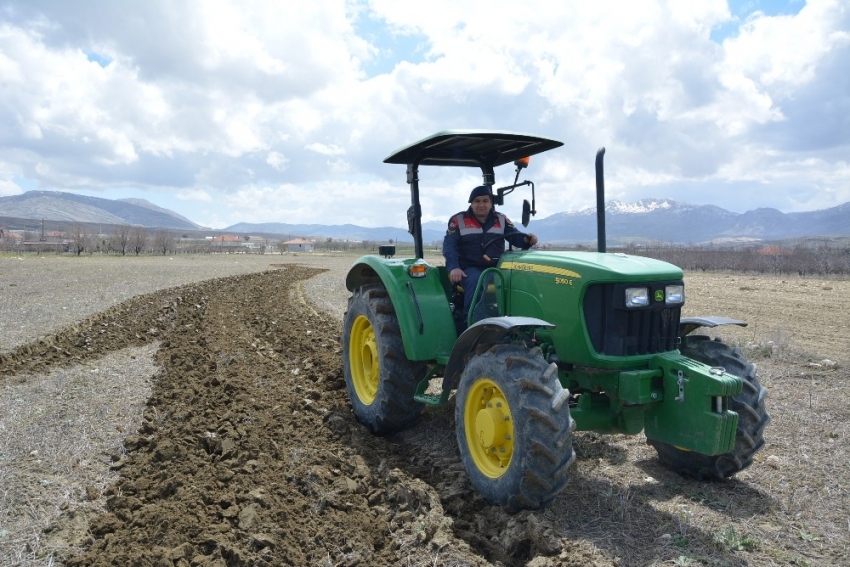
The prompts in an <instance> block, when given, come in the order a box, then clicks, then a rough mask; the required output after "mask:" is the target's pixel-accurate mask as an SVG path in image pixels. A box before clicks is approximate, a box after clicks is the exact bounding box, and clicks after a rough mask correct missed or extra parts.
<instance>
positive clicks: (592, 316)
mask: <svg viewBox="0 0 850 567" xmlns="http://www.w3.org/2000/svg"><path fill="white" fill-rule="evenodd" d="M561 145H562V143H561V142H559V141H556V140H552V139H548V138H543V137H539V136H531V135H527V134H519V133H512V132H499V131H466V130H463V131H461V130H453V131H445V132H439V133H437V134H434V135H432V136H429V137H427V138H425V139H423V140H420V141H418V142H416V143H414V144H411V145H409V146H406V147H403V148H401V149H399V150H398V151H396V152H395V153H393V154H392V155H390V156H389V157H388V158H386V159H385V160H384V162H385V163H390V164H404V165H406V166H407V183H408V184H409V185H410V195H411V206H410V208H409V209H408V211H407V220H408V226H409V230H410V233H411V234H412V235H413V240H414V246H415V256H416V257H415V258H407V259H395V258H392V257H391V256H392V255H393V251H392V250H387V249H382V250H381V253H382V255H381V256H364V257H362V258H360V259H359V260H357V261H356V262H355V264H354V265H353V266H352V268H351V269H350V271H349V272H348V274H347V276H346V286H347V288H348V290H349V291H350V292H351V294H352V295H351V297H350V299H349V302H348V309H347V311H346V314H345V322H344V331H343V337H342V344H343V358H344V373H345V381H346V384H347V388H348V393H349V397H350V400H351V405H352V407H353V410H354V414H355V416H356V417H357V419H358V420H359V421H360V422H361V423H363V424H364V425H365V426H366V427H368V428H369V430H370V431H372V432H373V433H375V434H378V435H386V434H391V433H395V432H398V431H401V430H403V429H405V428H407V427H410V426H412V425H414V424H415V423H416V422H417V420H418V419H419V417H420V415H421V413H422V411H423V408H424V407H425V406H428V405H431V406H438V405H443V404H446V403H448V402H449V399H450V396H451V393H452V392H455V396H454V402H455V410H454V412H455V419H456V433H457V443H458V449H459V451H460V456H461V459H462V461H463V464H464V467H465V469H466V471H467V474H468V475H469V478H470V480H471V482H472V484H473V485H474V486H475V488H476V490H478V491H479V492H480V493H481V494H482V495H483V496H484V498H485V499H486V500H488V501H489V502H492V503H494V504H498V505H501V506H505V507H506V508H508V509H509V510H512V511H516V510H521V509H536V508H540V507H543V506H546V505H548V504H549V503H551V502H552V500H553V499H554V498H555V497H556V496H557V495H558V493H559V492H560V491H561V490H562V489H563V488H564V486H565V485H566V484H567V481H568V477H569V468H570V465H571V464H572V463H573V461H574V459H575V453H574V452H573V447H572V434H573V431H575V430H580V431H596V432H604V433H622V434H628V435H636V434H638V433H640V432H641V431H643V432H644V433H645V435H646V439H647V442H648V443H649V444H650V445H652V446H653V447H655V449H656V451H657V452H658V456H659V459H660V461H661V462H662V463H663V464H664V465H665V466H667V467H669V468H671V469H673V470H676V471H678V472H680V473H683V474H687V475H691V476H693V477H695V478H698V479H724V478H727V477H730V476H732V475H734V474H736V473H737V472H739V471H741V470H743V469H745V468H746V467H748V466H749V465H750V464H752V462H753V457H754V455H755V454H756V453H757V452H758V451H759V450H760V449H761V448H762V446H763V445H764V429H765V426H766V425H767V424H768V422H769V421H770V416H769V415H768V413H767V411H766V409H765V404H764V400H765V397H766V395H767V393H766V390H765V389H764V388H763V387H762V386H761V384H759V381H758V379H757V378H756V373H755V368H754V366H753V365H752V364H750V363H748V362H747V361H746V360H745V359H744V358H743V356H742V355H741V353H740V351H739V350H737V349H732V348H730V347H729V346H727V345H726V344H724V343H723V342H720V341H719V340H712V339H710V338H709V337H707V336H702V335H691V332H692V331H694V330H695V329H697V328H700V327H716V326H718V325H728V324H734V325H742V326H744V325H746V323H744V322H742V321H737V320H733V319H727V318H721V317H692V318H683V317H681V310H682V306H683V304H684V301H685V286H684V282H683V273H682V270H681V269H680V268H678V267H676V266H673V265H671V264H669V263H666V262H662V261H658V260H654V259H650V258H645V257H640V256H630V255H626V254H619V253H607V252H606V247H605V222H604V221H605V217H604V211H605V208H604V175H603V156H604V151H605V150H604V149H600V150H599V152H598V154H597V157H596V185H597V211H598V227H599V229H598V235H599V236H598V238H599V242H598V251H597V252H566V251H558V252H555V251H534V250H529V251H516V250H510V249H509V250H507V251H505V253H504V254H503V255H502V257H501V258H500V259H499V261H498V264H497V266H496V267H495V268H490V269H488V270H486V271H485V272H484V273H483V274H482V276H481V279H480V281H479V283H478V288H477V289H474V290H472V289H470V290H463V291H464V293H473V294H475V295H474V296H473V304H472V305H473V306H472V308H470V310H469V314H468V320H467V321H465V322H463V324H460V325H458V321H456V317H457V316H458V313H459V311H460V310H459V309H458V308H457V307H458V305H459V304H460V305H462V300H461V301H460V302H459V301H458V298H457V293H458V290H457V289H455V286H453V285H452V284H451V283H450V281H449V277H448V274H447V272H446V269H445V267H443V266H437V265H432V264H430V263H428V262H426V261H425V259H424V252H423V243H422V225H421V217H422V214H421V207H420V199H419V167H420V166H456V167H457V166H466V167H478V168H480V169H481V172H482V175H483V182H484V184H485V185H490V186H491V188H493V185H494V183H495V174H494V168H496V167H498V166H500V165H505V164H510V163H511V162H513V163H514V165H516V177H515V179H514V182H513V184H511V185H508V186H505V187H501V188H498V189H495V188H494V190H493V191H492V193H493V195H494V202H495V204H496V205H503V204H504V197H505V196H506V195H508V194H510V193H511V192H513V191H514V190H515V189H517V188H520V187H530V188H531V194H532V202H531V203H529V202H528V201H527V200H525V201H524V202H523V209H522V224H523V226H528V222H529V219H530V216H531V215H533V214H534V213H535V212H536V211H535V209H534V184H533V183H532V182H531V181H522V182H519V181H518V180H519V176H520V173H521V170H522V169H523V168H524V167H525V166H526V165H527V164H528V159H527V158H528V157H530V156H532V155H535V154H539V153H541V152H545V151H548V150H551V149H554V148H557V147H559V146H561ZM459 329H465V330H463V331H462V332H460V333H459V332H458V330H459Z"/></svg>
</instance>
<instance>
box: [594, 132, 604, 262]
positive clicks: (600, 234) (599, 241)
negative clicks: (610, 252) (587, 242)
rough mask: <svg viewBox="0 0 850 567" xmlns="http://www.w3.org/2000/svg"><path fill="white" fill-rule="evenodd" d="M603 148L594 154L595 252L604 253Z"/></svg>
mask: <svg viewBox="0 0 850 567" xmlns="http://www.w3.org/2000/svg"><path fill="white" fill-rule="evenodd" d="M604 156H605V148H599V151H598V152H596V250H597V251H598V252H605V251H606V247H605V171H604V168H603V167H602V158H603V157H604Z"/></svg>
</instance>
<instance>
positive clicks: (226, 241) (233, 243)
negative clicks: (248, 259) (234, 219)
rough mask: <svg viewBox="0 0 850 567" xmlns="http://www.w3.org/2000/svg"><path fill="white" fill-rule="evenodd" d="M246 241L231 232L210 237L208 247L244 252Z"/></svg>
mask: <svg viewBox="0 0 850 567" xmlns="http://www.w3.org/2000/svg"><path fill="white" fill-rule="evenodd" d="M245 244H246V242H245V241H244V240H243V239H242V238H241V237H239V236H235V235H233V234H219V235H218V236H213V237H212V239H211V244H210V248H211V249H212V250H213V251H221V252H244V251H245Z"/></svg>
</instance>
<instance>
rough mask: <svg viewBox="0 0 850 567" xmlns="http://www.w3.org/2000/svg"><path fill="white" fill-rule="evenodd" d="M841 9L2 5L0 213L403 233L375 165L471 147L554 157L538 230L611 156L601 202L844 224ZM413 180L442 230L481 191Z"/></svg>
mask: <svg viewBox="0 0 850 567" xmlns="http://www.w3.org/2000/svg"><path fill="white" fill-rule="evenodd" d="M848 4H850V3H848V2H847V1H846V0H811V1H808V2H806V1H802V0H771V1H768V0H733V1H730V2H727V1H725V0H704V1H699V2H681V1H678V0H675V1H674V0H669V1H661V0H658V1H656V0H622V1H613V0H610V1H601V2H596V3H588V2H569V3H566V2H564V3H551V2H548V1H542V0H540V1H537V2H534V1H532V2H525V3H523V8H522V9H518V8H517V5H516V3H515V2H508V1H506V0H491V1H484V0H480V1H467V2H457V1H453V2H449V1H438V0H435V1H433V2H428V3H423V2H412V1H399V0H372V1H366V0H325V1H315V2H309V3H305V2H289V1H283V2H280V1H274V2H273V1H263V0H245V1H235V0H208V1H201V0H196V1H185V2H178V3H175V2H170V1H167V0H151V1H149V2H145V3H120V2H111V1H108V0H86V1H83V0H66V1H63V2H55V1H51V0H27V1H5V0H0V121H2V124H3V125H4V127H3V128H2V129H0V196H4V195H15V194H20V193H23V192H24V191H27V190H31V189H41V190H56V191H67V192H74V193H80V194H86V195H93V196H99V197H105V198H110V199H118V198H127V197H132V198H142V199H147V200H148V201H150V202H152V203H154V204H155V205H158V206H161V207H166V208H169V209H172V210H174V211H176V212H178V213H180V214H182V215H184V216H186V217H187V218H189V219H191V220H192V221H194V222H197V223H199V224H201V225H203V226H209V227H213V228H223V227H226V226H228V225H231V224H235V223H237V222H289V223H323V224H344V223H353V224H360V225H365V226H387V225H392V226H404V224H405V211H406V209H407V207H408V205H409V192H408V187H407V185H406V183H405V172H404V167H402V166H390V165H385V164H383V163H382V161H383V159H384V158H385V157H387V155H389V154H390V153H391V152H393V151H394V150H395V149H397V148H399V147H401V146H403V145H405V144H407V143H410V142H412V141H415V140H418V139H421V138H424V137H426V136H428V135H430V134H433V133H435V132H438V131H441V130H446V129H460V128H480V129H494V130H513V131H519V132H529V133H534V134H540V135H543V136H548V137H552V138H555V139H558V140H562V141H563V142H564V146H563V147H562V148H560V149H558V150H554V151H552V152H549V153H547V154H545V155H542V156H539V157H537V158H535V159H532V163H531V167H530V168H529V169H528V170H526V172H527V177H528V178H530V179H532V180H533V181H534V183H535V187H536V189H537V194H536V197H537V209H538V211H539V216H542V217H545V216H548V215H551V214H554V213H557V212H561V211H569V210H580V209H583V208H587V207H592V206H594V205H595V197H594V194H593V175H594V174H593V159H594V155H595V152H596V150H597V149H598V148H599V147H602V146H604V147H606V150H607V153H606V177H607V179H606V191H607V197H608V198H609V199H617V200H620V201H624V202H634V201H637V200H639V199H643V198H673V199H677V200H680V201H684V202H688V203H693V204H713V205H718V206H721V207H724V208H726V209H729V210H732V211H735V212H744V211H746V210H750V209H754V208H758V207H773V208H776V209H779V210H781V211H784V212H794V211H807V210H816V209H823V208H828V207H833V206H837V205H840V204H843V203H846V202H848V201H850V118H848V116H850V78H848V75H850V74H848V73H847V69H849V68H850V5H848ZM420 179H421V190H422V199H423V214H424V217H425V220H426V221H427V220H439V221H444V220H446V219H447V218H448V217H449V216H450V215H451V214H452V213H454V212H456V211H457V210H459V209H460V208H463V207H464V206H465V204H466V197H467V195H468V193H469V190H470V189H471V188H472V187H473V186H475V185H477V184H478V183H479V182H480V175H479V174H478V173H477V172H475V171H472V170H460V169H454V168H451V170H448V171H447V170H440V169H434V168H430V169H427V170H426V169H425V168H423V170H422V171H421V172H420ZM512 179H513V175H512V171H511V170H510V168H502V171H497V184H499V183H504V184H507V183H508V182H509V181H511V180H512ZM519 193H520V191H518V192H517V193H515V196H516V199H515V201H516V202H511V200H510V199H509V200H508V203H506V205H505V206H504V207H503V210H504V211H505V212H506V213H507V214H508V215H513V216H517V215H518V212H519V210H520V202H521V199H522V198H524V197H527V195H522V194H519ZM1 213H2V211H0V214H1Z"/></svg>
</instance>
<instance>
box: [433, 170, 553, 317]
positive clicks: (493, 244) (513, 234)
mask: <svg viewBox="0 0 850 567" xmlns="http://www.w3.org/2000/svg"><path fill="white" fill-rule="evenodd" d="M469 203H470V206H469V208H468V209H467V210H465V211H461V212H459V213H457V214H456V215H453V216H452V217H451V218H450V219H449V226H448V230H446V236H445V237H444V238H443V256H445V258H446V270H447V271H448V272H449V280H451V282H452V284H460V286H461V287H462V288H463V289H464V298H463V318H464V321H466V318H467V314H468V313H469V307H470V304H471V303H472V296H473V294H474V292H475V288H476V286H477V285H478V280H479V278H480V277H481V272H483V271H484V270H486V269H487V268H492V267H495V266H496V264H497V263H498V261H499V258H500V257H501V255H502V253H503V252H504V251H505V240H507V241H508V242H510V243H511V245H512V246H516V247H517V248H521V249H523V250H528V249H529V248H531V247H532V246H534V245H535V244H537V236H535V235H534V234H526V233H524V232H520V231H519V230H517V228H516V227H515V226H514V224H513V223H512V222H511V221H510V219H508V217H506V216H505V215H503V214H502V213H499V212H496V210H495V209H494V208H493V195H492V193H491V190H490V186H489V185H479V186H478V187H476V188H475V189H473V190H472V192H471V193H470V194H469Z"/></svg>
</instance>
